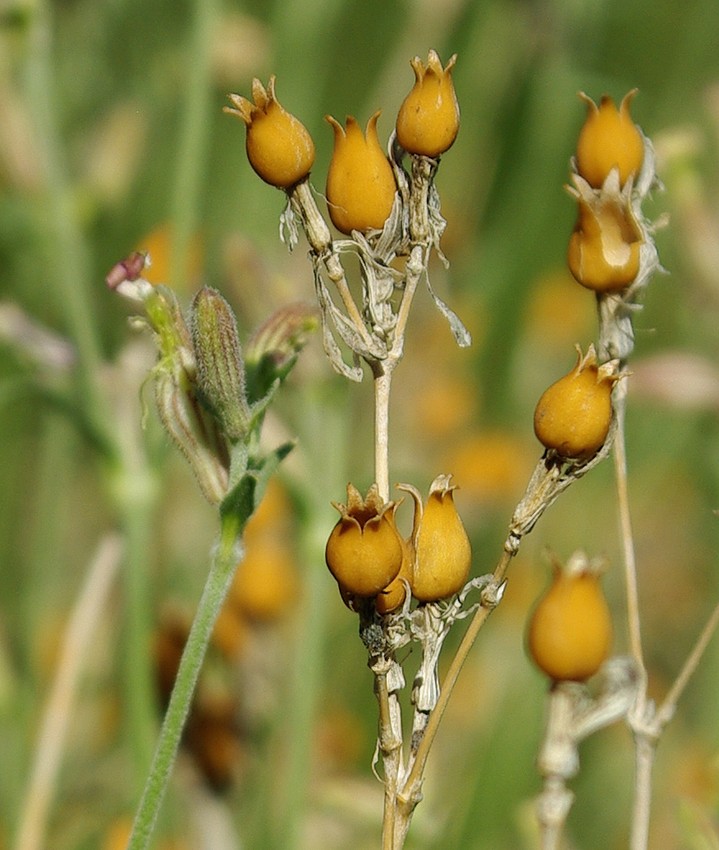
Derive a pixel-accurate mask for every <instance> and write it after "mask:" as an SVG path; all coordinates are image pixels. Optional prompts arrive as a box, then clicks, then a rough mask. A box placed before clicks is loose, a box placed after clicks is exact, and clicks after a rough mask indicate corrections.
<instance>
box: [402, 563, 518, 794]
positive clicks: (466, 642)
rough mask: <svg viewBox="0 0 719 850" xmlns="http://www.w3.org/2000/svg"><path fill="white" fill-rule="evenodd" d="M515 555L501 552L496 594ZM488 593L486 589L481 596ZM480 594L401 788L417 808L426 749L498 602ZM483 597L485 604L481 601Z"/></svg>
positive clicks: (492, 583)
mask: <svg viewBox="0 0 719 850" xmlns="http://www.w3.org/2000/svg"><path fill="white" fill-rule="evenodd" d="M514 554H515V552H509V551H507V550H505V551H504V552H502V557H501V558H500V559H499V562H498V564H497V566H496V568H495V570H494V573H493V576H492V582H491V583H490V586H491V587H494V588H495V594H497V593H498V591H499V588H500V587H501V585H502V582H503V581H504V578H505V576H506V573H507V569H508V567H509V564H510V562H511V560H512V557H513V555H514ZM486 593H487V590H486V589H485V591H484V594H486ZM484 594H483V604H482V605H480V607H479V608H478V609H477V611H476V612H475V614H474V616H473V617H472V620H471V622H470V624H469V626H468V627H467V631H466V632H465V633H464V635H463V637H462V640H461V641H460V644H459V647H458V649H457V652H456V654H455V656H454V658H453V659H452V662H451V664H450V665H449V669H448V670H447V673H446V675H445V677H444V681H443V682H442V689H441V691H440V694H439V699H438V700H437V704H436V705H435V707H434V709H433V710H432V712H431V713H430V715H429V720H428V721H427V726H426V728H425V731H424V735H423V737H422V740H421V741H420V744H419V746H418V747H417V754H416V758H415V761H414V764H413V765H412V769H411V771H410V773H409V775H408V776H407V779H406V781H405V783H404V787H403V788H402V792H401V795H402V798H403V800H405V801H406V802H407V803H409V804H411V805H412V807H414V805H416V802H417V800H415V802H414V804H413V803H412V799H413V797H414V796H416V794H417V793H418V791H419V786H420V784H421V781H422V776H423V774H424V769H425V767H426V764H427V757H428V755H429V750H430V748H431V746H432V744H433V742H434V738H435V735H436V734H437V730H438V728H439V724H440V721H441V720H442V715H443V714H444V711H445V709H446V707H447V703H448V702H449V699H450V697H451V695H452V691H453V689H454V686H455V684H456V683H457V679H458V678H459V673H460V670H461V669H462V667H463V665H464V662H465V661H466V659H467V656H468V655H469V651H470V649H471V648H472V646H473V644H474V642H475V640H476V639H477V635H478V634H479V632H480V630H481V628H482V626H484V624H485V623H486V621H487V619H488V618H489V615H490V614H491V613H492V611H493V610H494V607H495V606H496V603H497V601H498V600H497V599H490V598H489V597H485V596H484ZM485 598H486V600H487V601H486V602H485V601H484V600H485Z"/></svg>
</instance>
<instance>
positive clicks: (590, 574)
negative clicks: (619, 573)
mask: <svg viewBox="0 0 719 850" xmlns="http://www.w3.org/2000/svg"><path fill="white" fill-rule="evenodd" d="M601 566H602V565H601V564H599V563H597V562H590V561H588V559H587V557H586V555H584V554H583V553H581V552H578V553H576V554H575V555H573V556H572V558H570V560H569V561H568V562H567V564H566V565H561V564H558V563H557V564H555V566H554V574H553V577H552V582H551V584H550V586H549V588H548V590H547V591H546V592H545V593H544V595H543V596H542V597H541V598H540V600H539V602H538V603H537V606H536V608H535V609H534V612H533V614H532V616H531V618H530V621H529V626H528V629H527V648H528V649H529V653H530V655H531V656H532V659H533V660H534V663H535V664H536V665H537V667H539V669H540V670H542V671H543V672H544V673H546V675H547V676H549V677H550V678H551V679H554V680H555V681H579V682H581V681H584V680H585V679H588V678H590V676H593V675H594V674H595V673H596V672H597V671H598V670H599V668H600V667H601V665H602V664H603V663H604V661H606V659H607V658H608V656H609V652H610V649H611V643H612V620H611V614H610V611H609V606H608V605H607V601H606V599H605V597H604V594H603V592H602V588H601V584H600V581H599V576H600V573H601Z"/></svg>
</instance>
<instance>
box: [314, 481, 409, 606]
mask: <svg viewBox="0 0 719 850" xmlns="http://www.w3.org/2000/svg"><path fill="white" fill-rule="evenodd" d="M333 505H334V507H335V508H336V509H337V510H338V511H339V512H340V519H339V521H338V522H337V524H336V525H335V527H334V528H333V529H332V532H331V534H330V536H329V540H328V541H327V546H326V549H325V560H326V562H327V566H328V567H329V570H330V572H331V573H332V575H333V576H334V577H335V578H336V579H337V581H338V583H339V585H340V588H341V591H342V592H343V594H347V595H351V594H354V595H356V596H366V597H369V596H376V595H377V594H378V593H380V592H381V591H382V590H384V588H386V587H387V586H388V585H389V584H390V582H391V581H392V580H393V579H394V578H395V576H396V575H397V573H398V572H399V571H400V567H401V566H402V554H403V552H402V540H401V538H400V535H399V532H398V531H397V527H396V525H395V517H394V514H395V511H396V509H397V502H383V500H382V498H381V497H380V495H379V492H378V490H377V485H376V484H373V485H372V487H370V489H369V491H368V493H367V496H366V497H365V498H364V499H363V498H362V496H361V495H360V493H359V491H358V490H357V489H356V488H355V487H354V486H353V485H352V484H348V485H347V505H346V506H345V505H339V504H336V503H333Z"/></svg>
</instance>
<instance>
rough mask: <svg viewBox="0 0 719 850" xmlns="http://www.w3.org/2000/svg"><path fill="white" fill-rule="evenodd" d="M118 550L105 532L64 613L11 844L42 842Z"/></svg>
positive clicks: (30, 849)
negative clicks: (55, 663)
mask: <svg viewBox="0 0 719 850" xmlns="http://www.w3.org/2000/svg"><path fill="white" fill-rule="evenodd" d="M121 552H122V544H121V541H120V538H119V537H117V536H116V535H108V536H107V537H105V538H104V539H103V540H102V541H101V542H100V545H99V546H98V549H97V552H96V554H95V557H94V558H93V560H92V563H91V564H90V568H89V570H88V573H87V577H86V579H85V582H84V585H83V587H82V589H81V593H80V595H79V597H78V599H77V602H76V603H75V607H74V609H73V611H72V614H71V616H70V621H69V623H68V627H67V631H66V633H65V638H64V640H63V643H62V648H61V652H60V663H59V665H58V668H57V673H56V675H55V680H54V682H53V685H52V690H51V691H50V696H49V697H48V701H47V705H46V708H45V712H44V714H43V719H42V723H41V726H40V732H39V735H38V743H37V746H36V748H35V760H34V764H33V769H32V773H31V776H30V782H29V784H28V789H27V793H26V795H25V802H24V805H23V810H22V814H21V815H20V826H19V829H18V836H17V841H16V844H15V847H16V850H40V848H42V847H44V846H45V827H46V824H47V817H48V813H49V810H50V805H51V802H52V795H53V786H54V784H55V779H56V777H57V774H58V771H59V769H60V764H61V762H62V753H63V749H64V746H65V739H66V736H67V729H68V726H69V724H70V720H71V718H72V716H73V703H74V701H75V697H76V695H77V686H78V683H79V680H80V676H81V674H82V665H83V662H84V661H85V659H86V657H87V653H88V650H89V648H90V647H91V646H92V642H93V641H92V638H93V633H94V631H95V629H96V627H97V624H98V621H99V619H100V616H101V614H102V612H103V610H104V608H105V606H106V604H107V599H108V595H109V592H110V588H111V587H112V582H113V580H114V579H115V576H116V575H117V569H118V566H119V564H120V558H121Z"/></svg>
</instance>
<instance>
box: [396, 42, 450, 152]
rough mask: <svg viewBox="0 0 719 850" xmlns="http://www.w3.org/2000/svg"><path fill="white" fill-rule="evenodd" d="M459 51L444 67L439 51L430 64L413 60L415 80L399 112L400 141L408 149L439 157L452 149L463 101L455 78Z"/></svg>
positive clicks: (432, 52)
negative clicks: (457, 93) (459, 99)
mask: <svg viewBox="0 0 719 850" xmlns="http://www.w3.org/2000/svg"><path fill="white" fill-rule="evenodd" d="M456 61H457V55H456V54H455V55H454V56H452V58H451V59H450V60H449V62H447V65H446V67H445V68H442V62H441V61H440V58H439V56H438V55H437V53H436V51H434V50H430V51H429V56H428V58H427V64H426V65H423V64H422V60H421V59H420V58H419V57H418V56H415V58H414V59H413V60H412V61H411V62H410V65H411V66H412V70H413V71H414V76H415V83H414V87H413V88H412V91H410V93H409V94H408V95H407V97H406V98H405V99H404V102H403V103H402V106H401V107H400V109H399V113H398V115H397V125H396V130H397V141H398V142H399V144H400V145H401V146H402V147H403V148H404V149H405V150H406V151H407V152H408V153H413V154H420V155H421V156H430V157H436V156H439V155H440V154H442V153H444V152H445V151H446V150H448V149H449V148H450V147H451V145H452V144H453V142H454V140H455V139H456V138H457V133H458V131H459V104H458V103H457V95H456V93H455V90H454V82H453V81H452V68H454V65H455V62H456Z"/></svg>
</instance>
